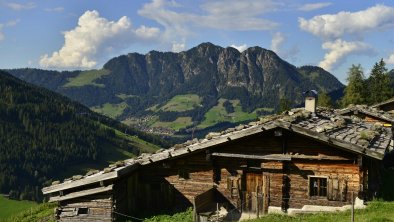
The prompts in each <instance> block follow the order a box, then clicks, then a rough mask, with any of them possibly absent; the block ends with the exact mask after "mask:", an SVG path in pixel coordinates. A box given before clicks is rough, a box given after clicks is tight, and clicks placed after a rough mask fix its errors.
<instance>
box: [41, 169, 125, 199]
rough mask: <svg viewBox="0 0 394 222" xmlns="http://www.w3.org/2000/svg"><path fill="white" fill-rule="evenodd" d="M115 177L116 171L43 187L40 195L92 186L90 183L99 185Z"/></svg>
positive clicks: (116, 175)
mask: <svg viewBox="0 0 394 222" xmlns="http://www.w3.org/2000/svg"><path fill="white" fill-rule="evenodd" d="M116 177H118V172H116V171H113V172H109V173H103V174H100V175H97V176H96V175H94V176H89V177H87V178H82V179H80V180H75V181H70V182H65V183H61V184H57V185H52V186H50V187H44V188H43V189H42V193H43V194H49V193H54V192H58V191H61V190H67V189H70V188H75V187H80V186H84V185H88V184H92V183H99V182H100V181H103V180H110V179H114V178H116Z"/></svg>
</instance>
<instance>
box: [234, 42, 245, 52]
mask: <svg viewBox="0 0 394 222" xmlns="http://www.w3.org/2000/svg"><path fill="white" fill-rule="evenodd" d="M230 47H233V48H235V49H237V50H238V51H239V52H243V51H245V50H246V49H247V48H248V46H247V45H246V44H243V45H238V46H237V45H230Z"/></svg>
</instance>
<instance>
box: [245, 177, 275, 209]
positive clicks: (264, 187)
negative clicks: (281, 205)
mask: <svg viewBox="0 0 394 222" xmlns="http://www.w3.org/2000/svg"><path fill="white" fill-rule="evenodd" d="M245 188H246V189H245V193H244V195H243V199H244V201H243V202H244V209H245V211H247V212H254V213H256V214H258V215H259V214H265V213H267V211H268V196H269V181H268V177H267V176H264V175H263V174H262V173H246V176H245Z"/></svg>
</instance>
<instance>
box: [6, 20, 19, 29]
mask: <svg viewBox="0 0 394 222" xmlns="http://www.w3.org/2000/svg"><path fill="white" fill-rule="evenodd" d="M20 21H21V20H20V19H16V20H11V21H8V22H7V24H6V26H7V27H12V26H16V25H17V24H18V23H19V22H20Z"/></svg>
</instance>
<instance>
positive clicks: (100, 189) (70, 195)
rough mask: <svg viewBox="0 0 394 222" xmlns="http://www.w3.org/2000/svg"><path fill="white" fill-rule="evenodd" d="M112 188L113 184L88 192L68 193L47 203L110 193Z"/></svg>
mask: <svg viewBox="0 0 394 222" xmlns="http://www.w3.org/2000/svg"><path fill="white" fill-rule="evenodd" d="M112 188H113V184H111V185H109V186H106V187H97V188H93V189H89V190H82V191H78V192H74V193H69V194H66V195H64V196H55V197H51V198H49V202H57V201H63V200H69V199H74V198H77V197H83V196H88V195H92V194H97V193H103V192H106V191H111V190H112Z"/></svg>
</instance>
